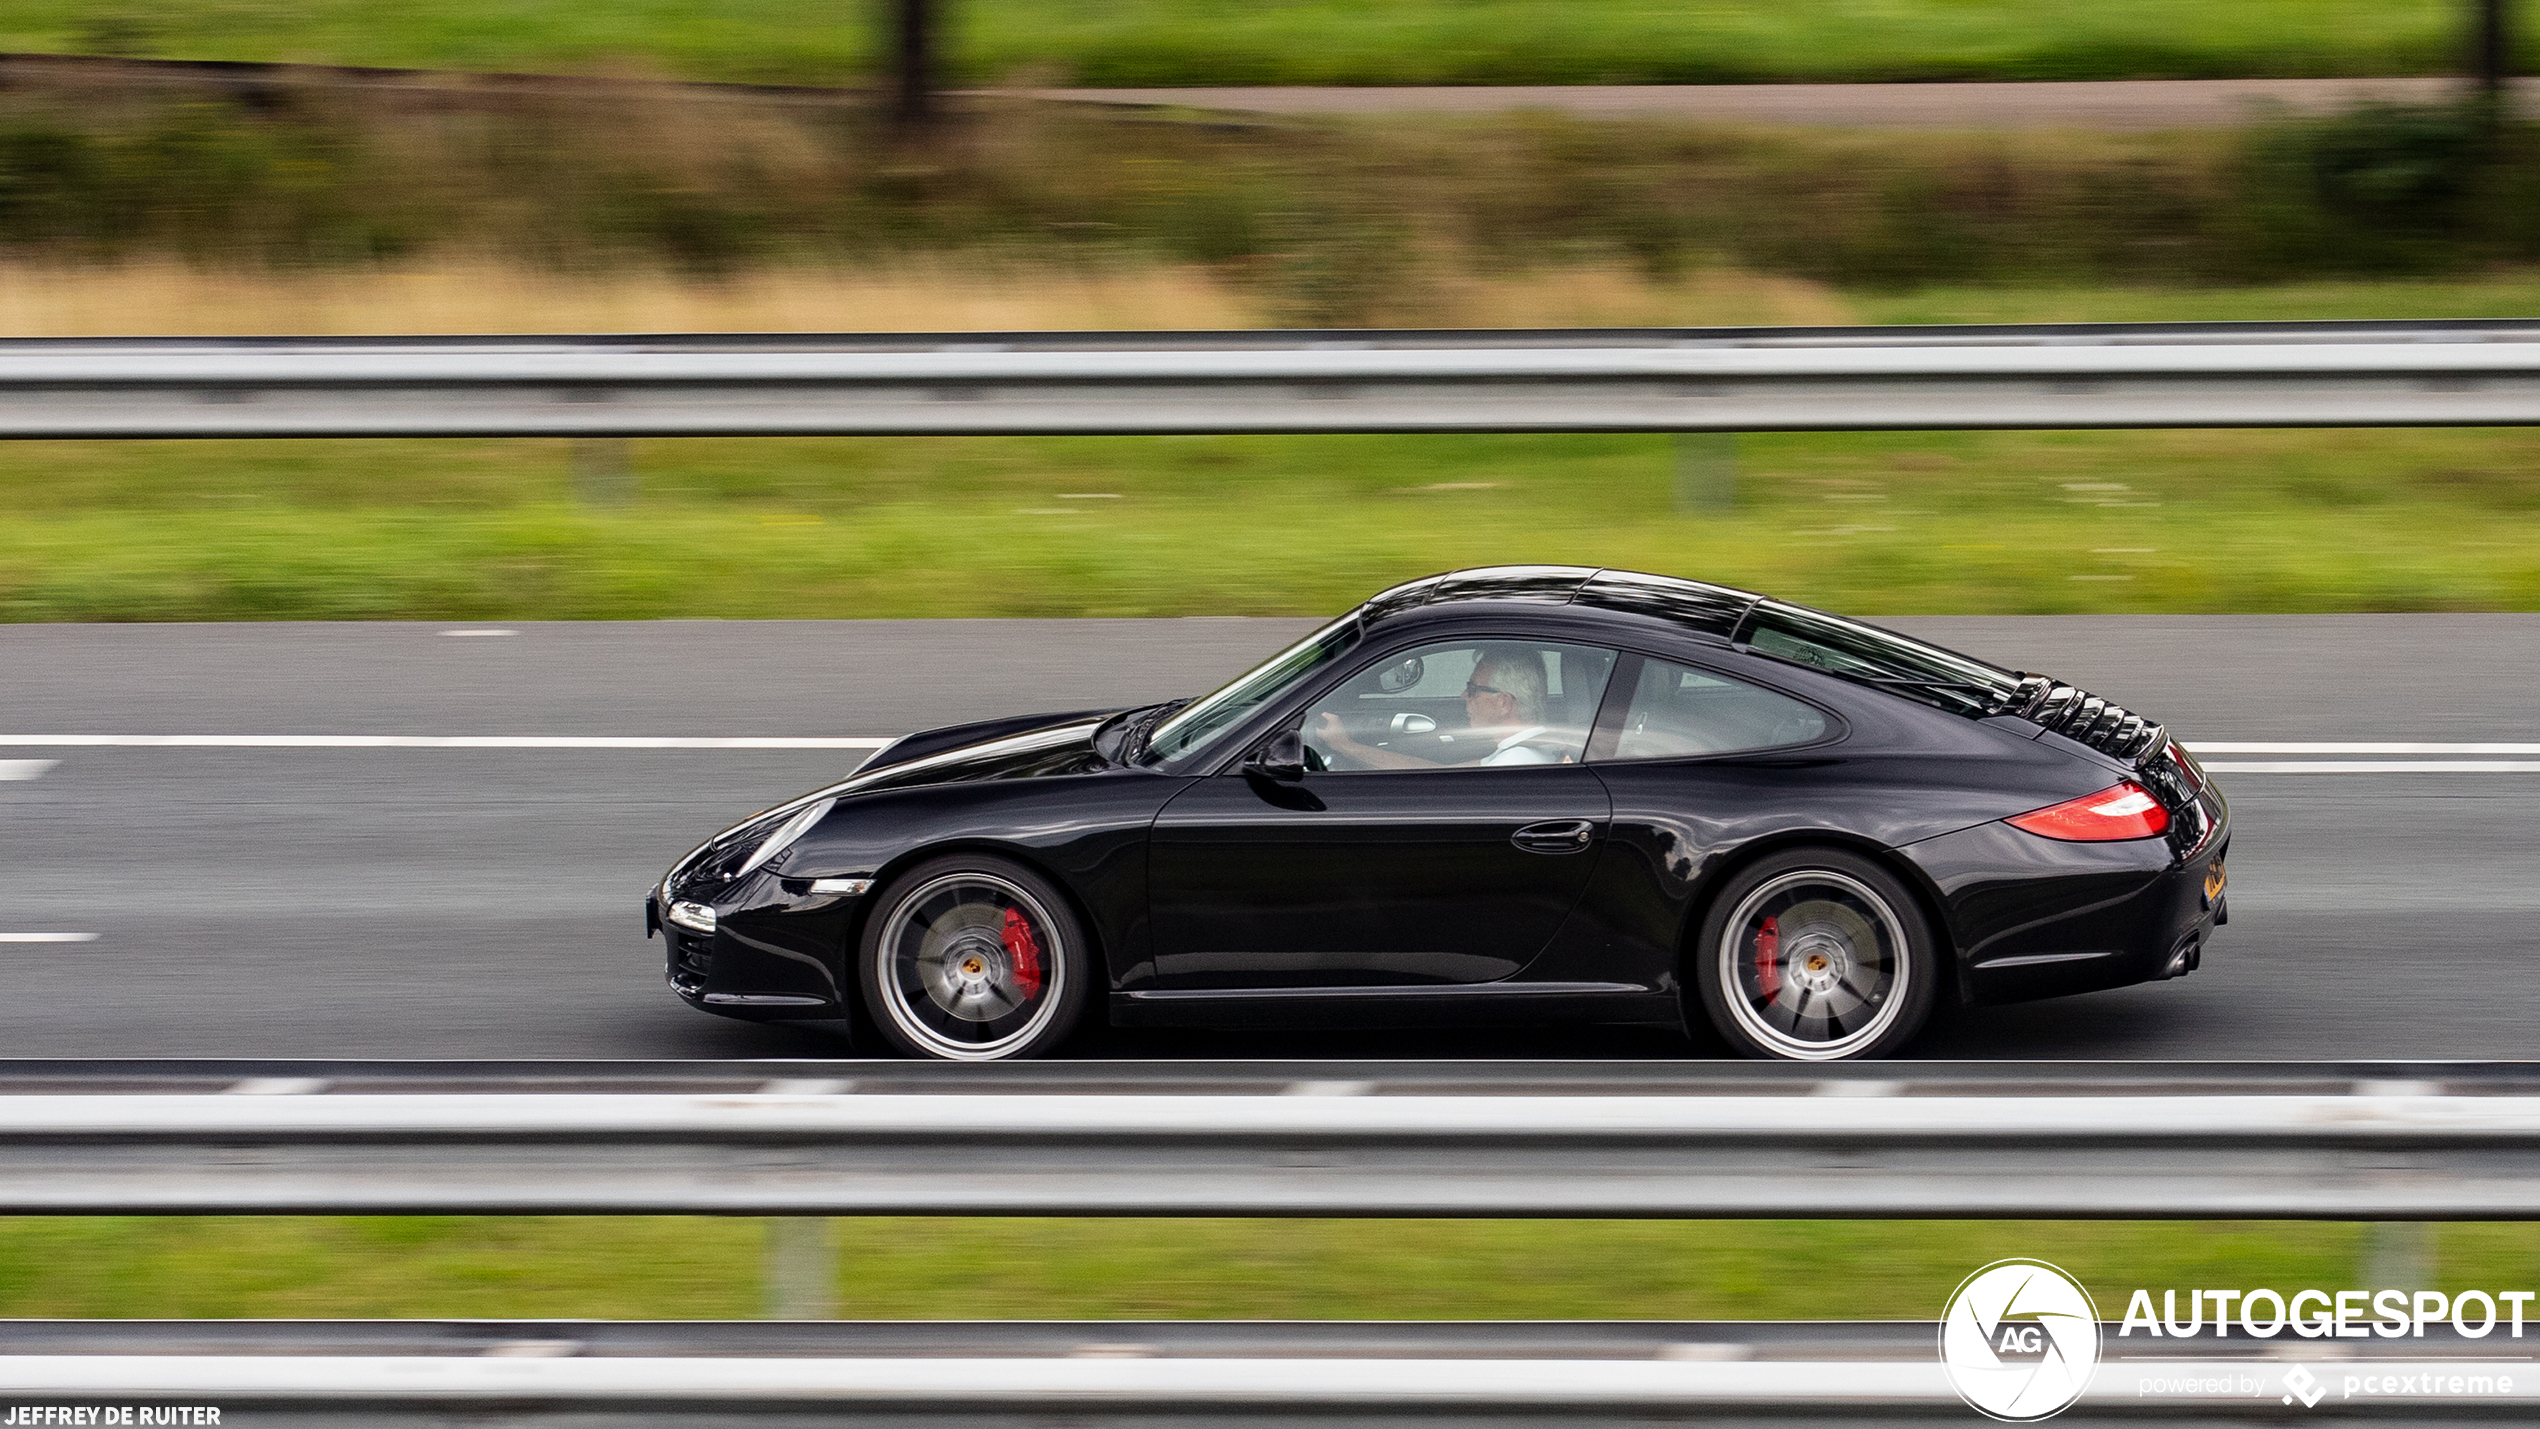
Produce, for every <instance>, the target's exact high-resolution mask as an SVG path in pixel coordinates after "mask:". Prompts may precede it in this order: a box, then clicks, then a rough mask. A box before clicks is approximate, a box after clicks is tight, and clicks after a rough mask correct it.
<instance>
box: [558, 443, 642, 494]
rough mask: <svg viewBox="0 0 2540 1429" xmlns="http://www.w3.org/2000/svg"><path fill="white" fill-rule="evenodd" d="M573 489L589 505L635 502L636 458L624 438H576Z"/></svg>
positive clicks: (574, 444)
mask: <svg viewBox="0 0 2540 1429" xmlns="http://www.w3.org/2000/svg"><path fill="white" fill-rule="evenodd" d="M573 491H574V495H575V496H577V497H579V498H581V501H582V504H583V505H585V506H632V505H634V504H635V459H634V456H633V454H632V453H630V452H629V451H628V450H627V446H626V438H624V437H575V438H574V439H573Z"/></svg>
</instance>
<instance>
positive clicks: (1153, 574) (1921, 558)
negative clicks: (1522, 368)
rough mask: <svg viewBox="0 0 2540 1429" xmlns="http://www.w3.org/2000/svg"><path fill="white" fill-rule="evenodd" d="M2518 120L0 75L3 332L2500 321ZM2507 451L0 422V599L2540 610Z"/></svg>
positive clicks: (476, 614)
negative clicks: (1964, 121)
mask: <svg viewBox="0 0 2540 1429" xmlns="http://www.w3.org/2000/svg"><path fill="white" fill-rule="evenodd" d="M2535 263H2540V127H2534V126H2518V127H2507V128H2505V129H2503V130H2501V131H2496V132H2492V133H2491V132H2488V131H2484V130H2481V129H2480V128H2479V127H2478V126H2477V125H2476V124H2475V123H2474V122H2473V118H2472V116H2469V115H2467V114H2465V113H2457V112H2454V111H2449V110H2376V111H2369V112H2365V113H2362V114H2358V115H2353V116H2348V117H2345V118H2340V119H2334V120H2326V121H2316V122H2300V123H2285V124H2280V125H2271V126H2261V127H2259V128H2257V129H2253V130H2249V131H2246V132H2234V133H2220V134H2212V133H2208V134H2168V135H2110V134H2045V135H2040V134H2026V135H1998V136H1987V135H1899V134H1843V133H1799V132H1789V131H1784V132H1776V131H1764V130H1719V129H1705V128H1699V127H1688V126H1667V125H1657V124H1620V123H1607V124H1595V123H1587V122H1583V121H1574V120H1568V119H1562V118H1558V117H1554V116H1548V115H1540V114H1535V115H1516V116H1503V117H1500V118H1495V119H1488V120H1479V119H1475V120H1455V121H1448V120H1436V119H1423V120H1418V121H1412V120H1388V121H1385V122H1382V123H1375V122H1368V123H1339V122H1334V123H1301V122H1284V121H1283V122H1277V123H1233V124H1230V123H1224V122H1218V121H1215V120H1203V119H1190V118H1175V117H1171V116H1164V117H1158V116H1153V115H1120V114H1115V113H1101V112H1087V111H1078V110H1072V109H1067V108H1064V107H1050V106H1035V105H1028V104H1020V103H1002V102H1000V103H988V104H985V105H982V106H981V107H979V108H978V109H976V110H975V111H973V112H971V113H969V114H968V115H967V116H965V117H964V118H963V119H962V120H961V121H960V122H958V123H957V124H955V125H954V126H952V128H951V129H950V130H949V131H948V132H947V137H945V138H944V139H943V140H942V141H941V142H939V143H936V144H933V145H930V146H929V147H927V148H926V149H924V150H922V151H918V150H911V149H908V148H906V147H903V146H898V145H894V144H892V143H890V142H887V141H886V140H884V139H882V138H880V137H878V136H877V135H876V134H875V133H874V132H873V131H872V130H871V129H870V128H869V127H868V121H867V120H866V119H865V118H864V117H861V116H859V115H857V114H856V113H853V112H851V111H842V110H833V109H817V110H808V109H787V108H784V107H782V106H772V105H771V106H759V105H749V104H731V103H722V104H706V103H704V102H702V101H676V100H669V99H665V100H659V101H648V102H646V103H644V104H639V105H631V106H618V107H610V106H606V105H601V104H597V103H595V102H592V101H588V100H572V99H563V98H555V97H552V96H550V97H544V98H542V97H537V96H517V95H515V96H494V97H491V98H489V99H487V100H486V101H485V102H484V103H483V104H481V105H471V104H462V103H455V102H452V101H449V100H448V99H447V97H446V96H443V97H440V98H436V99H434V100H432V101H431V102H430V103H429V104H422V103H420V102H419V101H414V100H412V99H410V98H406V99H401V98H398V97H395V96H393V95H390V96H388V97H380V96H375V95H374V96H364V97H360V98H358V100H357V99H356V98H354V97H348V96H344V95H326V94H317V95H311V94H305V93H293V92H283V93H280V94H278V95H277V96H274V97H271V98H270V100H269V102H265V103H261V104H259V103H250V102H248V101H246V100H235V101H233V100H199V99H197V100H181V101H180V100H171V99H167V98H164V97H150V96H147V95H135V94H133V93H130V92H120V91H119V92H115V93H97V94H84V93H81V92H78V91H63V90H58V89H47V88H45V87H43V86H41V85H31V86H23V87H20V88H15V89H12V90H10V91H8V92H6V93H4V94H0V331H7V332H11V333H16V334H21V335H32V334H73V333H97V332H153V331H155V332H238V331H267V332H272V331H301V332H378V331H382V330H389V331H417V332H431V331H443V332H447V331H468V330H480V331H481V330H514V331H517V330H522V329H530V330H559V329H562V330H572V329H577V328H579V329H587V330H645V329H651V330H677V329H708V330H712V329H730V328H772V329H798V330H799V329H830V330H837V329H868V330H880V329H903V330H906V329H937V330H944V329H962V328H968V329H982V328H998V327H1076V326H1085V327H1172V326H1236V327H1242V326H1260V325H1277V324H1353V323H1378V324H1388V323H1405V324H1418V323H1434V324H1440V325H1449V326H1454V325H1551V326H1558V325H1568V324H1648V323H1654V324H1704V323H1726V324H1737V323H1832V322H1844V321H1870V322H1883V321H1917V322H1929V321H1946V320H1953V319H1966V318H1975V319H1982V320H1994V321H2006V320H2020V321H2034V320H2094V319H2095V320H2106V319H2143V318H2221V317H2292V316H2303V317H2436V316H2477V315H2510V314H2515V313H2529V312H2531V311H2533V308H2534V305H2535V299H2540V277H2536V276H2535V271H2536V270H2535V268H2534V267H2533V265H2534V264H2535ZM2535 456H2540V438H2535V437H2534V436H2533V435H2532V434H2531V433H2528V432H2522V431H2453V432H2389V431H2380V432H2367V431H2358V432H2334V431H2321V432H2203V433H2199V432H2152V433H2095V434H2094V433H1970V434H1954V435H1953V434H1937V435H1920V434H1887V435H1879V434H1831V435H1804V436H1803V435H1786V436H1773V435H1764V436H1752V437H1746V438H1743V439H1741V442H1740V455H1739V466H1740V472H1739V483H1740V500H1739V504H1738V507H1737V509H1736V510H1734V511H1731V512H1722V513H1710V514H1705V515H1703V516H1701V517H1699V518H1695V517H1686V516H1679V515H1676V514H1674V513H1673V511H1672V509H1671V508H1672V501H1671V493H1670V485H1671V477H1672V465H1673V461H1672V456H1671V447H1670V443H1669V439H1667V438H1665V437H1659V436H1618V437H1505V438H1449V437H1290V438H1267V437H1230V438H1174V439H1137V440H1132V439H1081V438H1080V439H1007V440H970V439H943V438H936V439H862V440H849V439H835V440H774V439H768V440H756V441H724V440H702V439H700V440H690V441H650V442H637V443H634V444H633V445H632V448H631V469H632V471H633V474H634V485H635V487H636V489H637V491H638V493H639V494H638V496H637V497H636V499H635V500H634V501H633V503H632V504H631V505H627V506H623V507H611V506H605V505H602V506H584V505H581V504H579V503H578V502H577V500H576V495H575V490H574V485H573V481H572V478H571V466H572V463H571V460H570V455H569V448H568V446H567V444H565V443H562V442H536V441H511V442H496V441H476V442H468V441H448V442H302V443H292V442H207V443H138V442H136V443H94V444H69V443H13V444H6V445H0V509H6V510H8V511H9V512H10V518H11V519H10V520H9V521H7V522H6V523H0V619H8V620H18V621H33V620H212V619H373V618H382V619H384V618H407V619H536V618H560V619H572V618H581V619H641V618H653V617H666V616H678V617H693V616H715V617H727V618H746V617H765V616H987V615H1230V614H1310V613H1316V612H1323V611H1329V610H1334V609H1339V608H1341V607H1343V606H1345V605H1347V604H1348V603H1350V602H1351V601H1354V600H1356V599H1358V598H1359V597H1361V596H1363V595H1364V594H1365V593H1367V592H1368V591H1370V590H1373V589H1375V588H1377V587H1380V586H1382V585H1384V584H1386V583H1387V582H1389V581H1391V580H1394V579H1398V578H1402V577H1407V576H1411V575H1416V574H1420V573H1423V572H1427V571H1432V570H1437V569H1442V568H1447V567H1452V566H1458V565H1468V564H1480V563H1486V562H1493V561H1511V560H1513V561H1535V560H1560V561H1579V562H1583V563H1591V564H1610V565H1618V566H1633V567H1641V568H1646V569H1654V570H1662V571H1671V572H1676V573H1681V574H1686V575H1695V576H1703V577H1708V578H1711V579H1715V580H1721V581H1726V582H1731V583H1737V584H1746V585H1752V586H1758V587H1761V588H1764V589H1768V590H1771V591H1774V592H1775V593H1778V594H1782V595H1786V596H1790V597H1793V598H1797V599H1802V600H1808V601H1812V602H1816V603H1819V604H1824V605H1828V606H1833V607H1836V608H1839V609H1846V610H1853V611H1859V612H1861V613H1865V614H1876V613H1899V612H1908V611H1937V610H1951V611H1964V612H2066V611H2103V610H2104V611H2246V612H2259V611H2329V610H2495V609H2504V610H2522V609H2534V608H2540V539H2535V537H2540V462H2535V460H2534V458H2535Z"/></svg>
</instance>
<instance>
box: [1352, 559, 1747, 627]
mask: <svg viewBox="0 0 2540 1429" xmlns="http://www.w3.org/2000/svg"><path fill="white" fill-rule="evenodd" d="M1762 599H1763V597H1762V596H1760V595H1757V594H1756V593H1755V592H1753V591H1745V590H1738V589H1735V588H1733V587H1730V586H1722V585H1711V584H1709V583H1707V582H1703V581H1690V580H1685V579H1683V578H1682V577H1680V576H1659V575H1649V574H1647V573H1645V572H1641V571H1619V570H1608V569H1604V568H1601V567H1597V566H1476V567H1473V568H1472V569H1470V570H1461V571H1448V572H1446V573H1444V574H1442V575H1434V576H1424V577H1422V578H1421V579H1419V580H1416V581H1407V582H1405V583H1403V584H1401V585H1398V586H1395V587H1393V588H1392V589H1390V590H1386V591H1381V592H1379V593H1377V594H1376V595H1375V596H1374V597H1373V598H1372V599H1370V600H1369V601H1368V602H1367V603H1366V604H1365V605H1362V606H1360V607H1359V621H1360V628H1361V629H1362V630H1368V631H1373V630H1374V629H1375V628H1376V627H1377V626H1378V625H1379V624H1382V623H1383V622H1385V621H1388V620H1391V619H1394V618H1395V617H1397V616H1401V615H1405V614H1408V613H1409V612H1411V611H1414V610H1434V609H1435V608H1436V607H1438V606H1442V605H1450V604H1460V603H1464V602H1469V601H1518V602H1522V603H1525V604H1530V605H1578V606H1589V607H1595V608H1600V609H1605V610H1613V611H1620V612H1624V613H1627V614H1633V615H1646V616H1654V617H1656V618H1658V619H1661V620H1664V621H1667V622H1668V623H1670V624H1673V625H1676V626H1679V627H1681V628H1683V629H1686V630H1689V631H1692V632H1694V633H1695V634H1698V635H1703V636H1707V637H1709V638H1710V639H1713V640H1717V641H1720V642H1722V643H1726V642H1727V641H1728V640H1729V639H1730V638H1731V637H1732V636H1733V635H1734V634H1735V633H1736V631H1737V627H1738V623H1739V622H1740V621H1742V620H1744V619H1745V618H1746V612H1747V611H1749V610H1750V609H1752V608H1754V605H1755V603H1756V602H1757V601H1759V600H1762Z"/></svg>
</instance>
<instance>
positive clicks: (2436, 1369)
mask: <svg viewBox="0 0 2540 1429" xmlns="http://www.w3.org/2000/svg"><path fill="white" fill-rule="evenodd" d="M2154 1294H2155V1292H2153V1291H2151V1290H2136V1291H2134V1292H2132V1294H2131V1295H2129V1296H2128V1297H2127V1300H2126V1309H2125V1316H2124V1318H2123V1319H2122V1320H2120V1321H2119V1322H2117V1325H2116V1328H2115V1331H2114V1332H2113V1334H2110V1333H2109V1332H2108V1331H2107V1330H2106V1329H2105V1327H2103V1326H2102V1325H2101V1323H2100V1321H2099V1317H2098V1314H2097V1311H2096V1308H2095V1302H2094V1301H2093V1300H2092V1299H2091V1296H2090V1292H2089V1291H2088V1290H2087V1289H2086V1288H2084V1287H2083V1285H2082V1284H2081V1282H2080V1281H2079V1280H2077V1279H2075V1278H2074V1277H2072V1276H2071V1275H2068V1274H2066V1273H2065V1272H2064V1271H2062V1270H2060V1269H2058V1268H2056V1267H2055V1266H2053V1265H2049V1264H2047V1263H2046V1262H2044V1261H2039V1260H2000V1261H1995V1262H1994V1263H1993V1264H1991V1265H1988V1266H1985V1267H1984V1268H1983V1269H1981V1270H1978V1271H1977V1272H1976V1273H1975V1274H1973V1275H1970V1276H1968V1277H1967V1278H1966V1280H1965V1281H1964V1282H1962V1283H1961V1284H1960V1285H1959V1286H1958V1289H1957V1291H1956V1293H1954V1294H1952V1295H1951V1296H1950V1297H1949V1305H1948V1309H1947V1310H1946V1312H1945V1313H1944V1315H1943V1317H1942V1320H1941V1329H1940V1358H1941V1363H1942V1365H1943V1366H1944V1367H1945V1368H1946V1369H1947V1371H1948V1375H1949V1382H1950V1384H1951V1386H1952V1387H1953V1388H1955V1389H1956V1390H1957V1392H1958V1395H1959V1397H1960V1398H1961V1399H1963V1400H1965V1401H1966V1403H1967V1405H1968V1407H1970V1408H1972V1409H1974V1410H1976V1411H1977V1412H1978V1413H1980V1414H1984V1415H1987V1416H1989V1417H1991V1418H1994V1419H2001V1420H2007V1421H2013V1422H2030V1421H2035V1420H2040V1419H2049V1418H2052V1417H2054V1416H2055V1415H2057V1414H2060V1413H2062V1412H2063V1411H2064V1410H2066V1409H2069V1408H2071V1407H2072V1406H2073V1405H2074V1404H2076V1403H2078V1402H2079V1401H2080V1400H2081V1399H2082V1398H2083V1397H2084V1396H2085V1395H2088V1396H2090V1397H2091V1398H2092V1399H2093V1400H2094V1401H2095V1402H2100V1403H2111V1404H2112V1403H2115V1402H2118V1401H2121V1400H2145V1399H2173V1400H2175V1399H2187V1400H2197V1401H2205V1402H2209V1403H2212V1404H2214V1405H2215V1406H2216V1407H2217V1408H2221V1407H2224V1406H2227V1405H2229V1404H2232V1403H2238V1404H2241V1405H2247V1404H2251V1403H2253V1402H2256V1403H2265V1402H2269V1401H2273V1402H2275V1403H2276V1404H2278V1405H2281V1406H2293V1407H2298V1408H2302V1409H2314V1408H2317V1407H2319V1406H2320V1405H2321V1404H2322V1403H2323V1402H2326V1401H2347V1400H2382V1401H2389V1400H2401V1401H2409V1400H2414V1401H2421V1402H2436V1401H2446V1400H2452V1401H2457V1400H2464V1399H2470V1400H2488V1401H2490V1402H2495V1403H2497V1404H2498V1405H2499V1407H2502V1405H2504V1404H2507V1403H2511V1404H2531V1405H2533V1406H2535V1407H2540V1365H2535V1364H2533V1363H2531V1360H2532V1359H2533V1358H2534V1356H2532V1355H2526V1354H2515V1353H2512V1352H2509V1351H2505V1350H2504V1349H2503V1348H2502V1347H2501V1346H2497V1347H2494V1348H2490V1347H2489V1346H2487V1345H2485V1344H2482V1343H2480V1342H2483V1341H2488V1340H2490V1339H2491V1337H2492V1339H2494V1340H2518V1339H2521V1338H2523V1337H2524V1334H2525V1330H2526V1319H2528V1321H2529V1332H2530V1334H2531V1336H2532V1338H2534V1339H2535V1340H2540V1309H2536V1308H2535V1301H2540V1292H2534V1291H2528V1290H2498V1291H2487V1290H2463V1291H2460V1292H2458V1293H2456V1294H2445V1293H2443V1292H2441V1291H2435V1290H2292V1291H2283V1290H2273V1289H2259V1290H2189V1291H2186V1292H2184V1309H2183V1310H2182V1308H2181V1292H2179V1291H2177V1290H2163V1291H2160V1292H2158V1295H2159V1306H2158V1308H2157V1309H2156V1308H2155V1306H2154ZM2305 1340H2319V1341H2327V1342H2328V1343H2325V1344H2317V1345H2309V1346H2305V1345H2303V1344H2302V1343H2301V1342H2302V1341H2305ZM2356 1340H2363V1341H2366V1342H2368V1343H2367V1344H2366V1345H2356V1344H2353V1343H2351V1342H2352V1341H2356ZM2391 1341H2406V1342H2408V1343H2405V1344H2396V1343H2388V1342H2391ZM2190 1342H2194V1343H2190ZM2371 1342H2381V1343H2371ZM2367 1354H2369V1355H2370V1356H2372V1357H2371V1358H2369V1359H2367V1358H2366V1355H2367Z"/></svg>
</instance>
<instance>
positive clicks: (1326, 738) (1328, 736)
mask: <svg viewBox="0 0 2540 1429" xmlns="http://www.w3.org/2000/svg"><path fill="white" fill-rule="evenodd" d="M1313 738H1314V739H1315V740H1317V741H1318V742H1320V743H1321V744H1323V745H1324V746H1325V747H1326V748H1331V747H1335V746H1338V745H1343V744H1349V743H1352V742H1353V741H1352V740H1351V739H1350V737H1349V731H1348V730H1346V729H1344V728H1343V727H1342V726H1341V716H1340V711H1338V710H1325V711H1323V712H1322V713H1321V714H1319V715H1316V716H1315V717H1314V731H1313Z"/></svg>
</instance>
